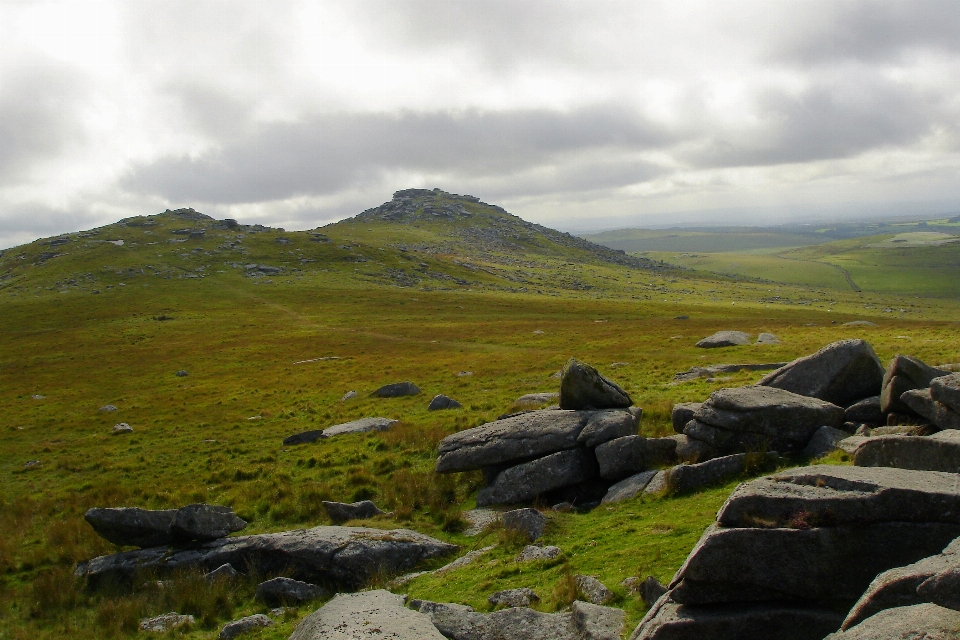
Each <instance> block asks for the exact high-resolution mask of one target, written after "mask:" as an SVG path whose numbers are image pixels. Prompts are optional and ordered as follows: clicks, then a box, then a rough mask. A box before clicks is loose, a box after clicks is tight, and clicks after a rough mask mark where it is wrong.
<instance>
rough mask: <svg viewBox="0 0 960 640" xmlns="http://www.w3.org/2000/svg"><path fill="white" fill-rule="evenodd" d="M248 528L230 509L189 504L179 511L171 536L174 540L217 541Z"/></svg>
mask: <svg viewBox="0 0 960 640" xmlns="http://www.w3.org/2000/svg"><path fill="white" fill-rule="evenodd" d="M246 527H247V523H246V521H244V520H242V519H241V518H238V517H237V516H236V515H235V514H234V513H233V509H232V508H230V507H221V506H217V505H212V504H188V505H187V506H185V507H180V508H179V509H177V513H176V515H175V516H174V517H173V522H172V523H171V524H170V534H171V535H172V536H173V538H174V540H199V541H201V542H205V541H208V540H217V539H218V538H223V537H225V536H228V535H230V534H231V533H234V532H235V531H240V530H242V529H245V528H246Z"/></svg>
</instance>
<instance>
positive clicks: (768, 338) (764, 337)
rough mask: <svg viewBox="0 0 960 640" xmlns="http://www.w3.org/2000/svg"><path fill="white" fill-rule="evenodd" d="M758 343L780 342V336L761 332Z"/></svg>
mask: <svg viewBox="0 0 960 640" xmlns="http://www.w3.org/2000/svg"><path fill="white" fill-rule="evenodd" d="M757 344H780V338H778V337H777V336H776V335H774V334H772V333H761V334H760V335H759V336H757Z"/></svg>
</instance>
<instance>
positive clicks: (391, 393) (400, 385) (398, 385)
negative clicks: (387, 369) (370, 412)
mask: <svg viewBox="0 0 960 640" xmlns="http://www.w3.org/2000/svg"><path fill="white" fill-rule="evenodd" d="M418 393H420V387H418V386H417V385H415V384H413V383H412V382H394V383H392V384H385V385H383V386H382V387H380V388H379V389H377V390H376V391H374V392H373V393H371V394H370V395H371V396H373V397H375V398H400V397H402V396H415V395H417V394H418Z"/></svg>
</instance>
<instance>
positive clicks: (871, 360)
mask: <svg viewBox="0 0 960 640" xmlns="http://www.w3.org/2000/svg"><path fill="white" fill-rule="evenodd" d="M883 375H884V370H883V365H882V364H880V359H879V358H878V357H877V354H876V353H874V351H873V348H872V347H871V346H870V345H869V344H867V343H866V342H864V341H863V340H840V341H839V342H834V343H832V344H828V345H827V346H825V347H824V348H822V349H820V350H819V351H817V352H816V353H814V354H812V355H809V356H805V357H803V358H798V359H797V360H794V361H793V362H791V363H790V364H788V365H786V366H784V367H782V368H780V369H777V370H776V371H773V372H771V373H769V374H767V375H766V376H764V377H763V378H761V379H760V381H759V382H758V383H757V384H758V385H759V386H764V387H774V388H777V389H784V390H786V391H792V392H793V393H796V394H799V395H802V396H810V397H812V398H819V399H820V400H825V401H827V402H831V403H833V404H836V405H839V406H841V407H845V406H849V405H851V404H853V403H854V402H857V401H859V400H862V399H863V398H869V397H871V396H875V395H877V394H878V393H880V390H881V387H882V384H883ZM824 424H829V423H824ZM830 426H839V425H833V424H831V425H830Z"/></svg>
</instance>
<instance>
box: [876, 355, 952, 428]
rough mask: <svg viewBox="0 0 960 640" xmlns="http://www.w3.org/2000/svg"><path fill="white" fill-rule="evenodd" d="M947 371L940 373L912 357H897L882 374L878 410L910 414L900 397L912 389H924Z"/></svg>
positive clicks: (938, 370)
mask: <svg viewBox="0 0 960 640" xmlns="http://www.w3.org/2000/svg"><path fill="white" fill-rule="evenodd" d="M948 373H950V372H949V371H941V370H940V369H937V368H935V367H931V366H930V365H927V364H924V363H923V362H921V361H920V360H918V359H917V358H914V357H913V356H903V355H897V356H895V357H894V358H893V360H891V361H890V364H889V365H888V366H887V370H886V372H885V373H884V374H883V383H882V385H881V391H880V409H881V411H883V413H885V414H886V413H910V409H909V408H908V407H907V405H906V404H904V403H903V402H901V401H900V396H902V395H903V394H904V393H905V392H907V391H910V390H912V389H926V388H928V387H929V386H930V383H931V382H932V381H933V379H934V378H937V377H940V376H945V375H947V374H948Z"/></svg>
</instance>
